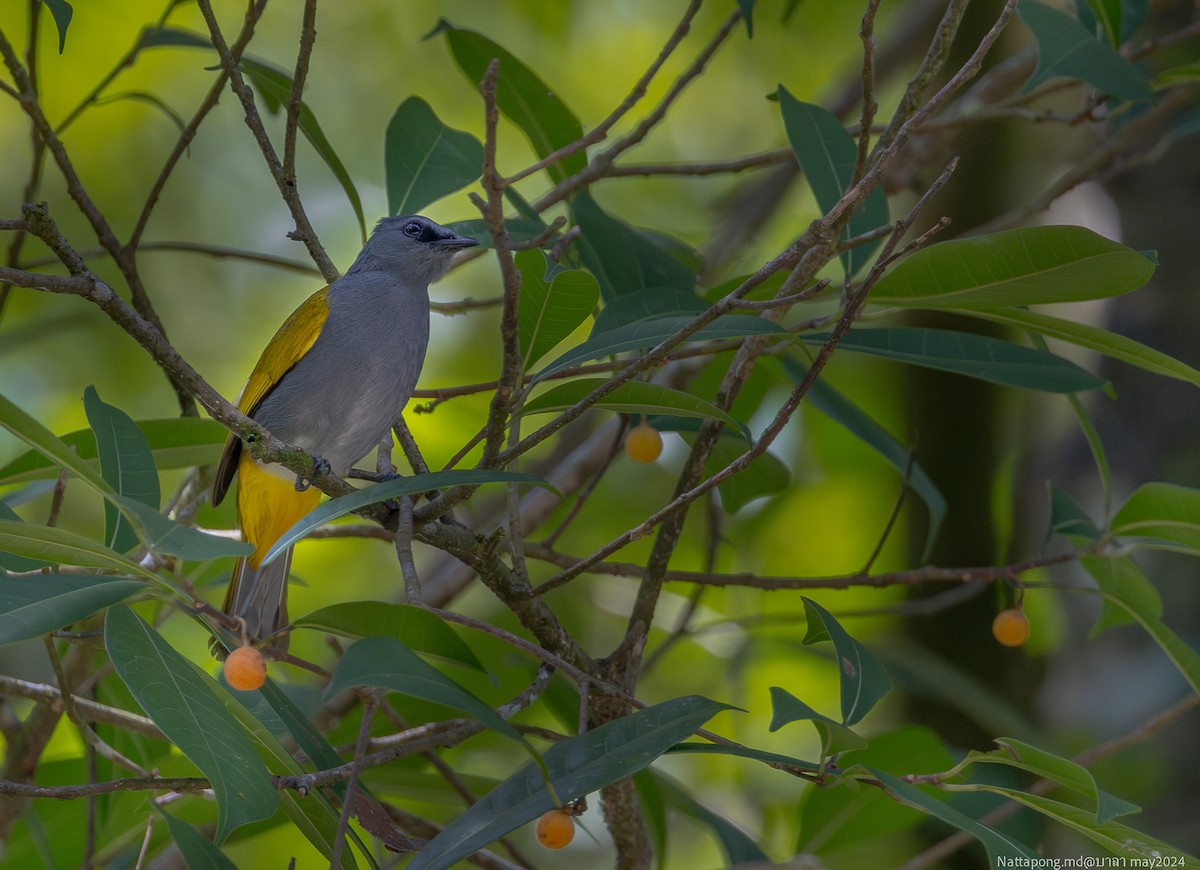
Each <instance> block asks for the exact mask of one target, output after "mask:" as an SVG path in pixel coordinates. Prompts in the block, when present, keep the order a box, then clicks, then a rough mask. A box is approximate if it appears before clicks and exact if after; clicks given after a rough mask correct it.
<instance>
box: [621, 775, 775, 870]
mask: <svg viewBox="0 0 1200 870" xmlns="http://www.w3.org/2000/svg"><path fill="white" fill-rule="evenodd" d="M637 776H638V777H648V778H651V779H653V780H654V784H655V785H656V786H657V788H658V791H659V793H660V794H661V795H662V797H663V800H664V801H665V803H666V805H667V806H668V807H670V808H671V809H673V810H675V811H676V812H678V813H680V814H682V815H685V816H687V817H689V818H691V819H694V820H695V821H697V822H699V823H700V825H701V826H703V827H705V828H708V830H710V831H712V834H713V836H714V837H716V839H717V842H718V843H720V844H721V849H722V850H723V851H724V852H725V862H726V864H725V866H727V867H734V866H737V865H739V864H742V863H749V862H754V861H765V862H767V863H768V864H769V863H770V859H769V858H768V857H767V854H766V853H765V852H763V850H762V847H761V846H759V845H758V843H756V842H754V840H753V839H752V838H751V837H750V836H749V835H748V834H747V833H746V832H745V831H743V830H742V829H741V828H739V827H738V826H737V825H735V824H733V822H731V821H729V819H727V818H725V817H724V816H722V815H720V814H719V813H717V812H714V811H713V810H711V809H709V808H708V807H706V806H705V805H704V804H702V803H700V801H698V800H696V799H695V798H694V797H692V795H691V794H689V793H688V791H687V790H686V789H685V788H684V787H683V785H681V784H680V783H679V782H678V781H677V780H675V779H673V778H672V777H669V776H667V775H666V774H663V773H659V772H657V771H654V770H643V771H641V772H640V773H638V774H637ZM638 785H639V790H640V787H641V783H640V782H639V783H638Z"/></svg>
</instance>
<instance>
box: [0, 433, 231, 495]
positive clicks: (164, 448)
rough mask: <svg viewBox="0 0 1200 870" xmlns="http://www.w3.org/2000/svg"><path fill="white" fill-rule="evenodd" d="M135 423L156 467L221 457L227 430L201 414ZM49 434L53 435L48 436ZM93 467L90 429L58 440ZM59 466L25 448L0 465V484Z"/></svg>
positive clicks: (53, 472)
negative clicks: (23, 451)
mask: <svg viewBox="0 0 1200 870" xmlns="http://www.w3.org/2000/svg"><path fill="white" fill-rule="evenodd" d="M136 425H137V427H138V429H139V430H141V433H142V435H143V436H144V437H145V439H146V443H147V444H149V445H150V453H151V455H152V456H153V457H154V464H155V466H156V467H157V468H158V469H159V470H166V469H168V468H191V467H192V466H194V465H213V464H215V463H216V461H217V459H219V458H220V456H221V447H222V445H224V443H225V438H226V436H228V435H229V430H228V429H226V428H225V427H224V426H222V425H221V424H220V423H218V422H217V421H216V420H209V419H206V418H203V417H168V418H166V419H162V420H138V421H137V422H136ZM51 437H53V436H51ZM58 440H60V441H61V442H62V444H63V445H65V446H66V447H67V448H68V451H69V452H71V453H73V454H74V458H76V459H82V460H83V461H84V463H85V464H87V465H89V466H91V467H92V468H93V469H95V468H98V465H97V461H96V453H97V451H96V436H95V435H94V434H93V432H92V430H91V429H78V430H76V431H74V432H71V433H68V434H66V435H63V436H62V437H61V438H60V439H58ZM58 469H59V466H58V465H57V464H56V463H55V462H53V461H52V460H51V459H49V458H47V456H46V455H45V454H43V453H42V452H40V451H38V450H29V451H27V452H25V453H22V454H21V455H20V456H18V457H17V458H15V459H13V460H12V461H11V462H9V463H8V464H7V465H5V466H3V467H2V468H0V485H3V484H9V483H21V482H23V481H26V480H45V479H50V478H54V477H57V476H58Z"/></svg>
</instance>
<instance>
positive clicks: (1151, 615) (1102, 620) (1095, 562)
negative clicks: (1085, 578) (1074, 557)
mask: <svg viewBox="0 0 1200 870" xmlns="http://www.w3.org/2000/svg"><path fill="white" fill-rule="evenodd" d="M1079 563H1080V565H1082V566H1083V568H1084V570H1085V571H1087V572H1088V574H1090V575H1091V576H1092V579H1093V580H1095V581H1096V585H1097V586H1099V587H1100V589H1101V591H1102V592H1104V593H1105V595H1104V607H1103V609H1102V610H1101V611H1100V617H1099V619H1097V620H1096V624H1095V625H1093V626H1092V630H1091V631H1090V632H1089V633H1088V634H1089V636H1090V637H1098V636H1099V635H1100V634H1101V633H1102V632H1103V631H1105V630H1106V629H1109V628H1111V627H1112V626H1114V625H1125V624H1127V623H1130V622H1134V621H1135V620H1134V617H1133V615H1132V614H1133V613H1140V614H1143V615H1144V616H1145V617H1146V618H1148V619H1153V620H1161V619H1162V598H1161V597H1160V596H1159V594H1158V589H1157V588H1155V586H1154V584H1153V583H1151V582H1150V578H1148V577H1147V576H1146V575H1145V573H1143V572H1142V569H1141V568H1140V567H1138V564H1137V562H1135V561H1133V559H1132V558H1130V557H1129V556H1081V557H1080V559H1079ZM1115 601H1122V602H1124V603H1125V604H1124V606H1122V605H1119V604H1116V603H1115Z"/></svg>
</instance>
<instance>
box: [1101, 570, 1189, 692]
mask: <svg viewBox="0 0 1200 870" xmlns="http://www.w3.org/2000/svg"><path fill="white" fill-rule="evenodd" d="M1120 558H1122V559H1129V557H1128V556H1125V557H1120ZM1104 561H1107V560H1104ZM1080 563H1081V564H1082V565H1083V567H1084V568H1085V569H1086V570H1087V571H1088V573H1090V574H1091V575H1092V577H1093V578H1094V579H1095V580H1096V583H1097V585H1098V586H1099V587H1100V594H1101V595H1103V596H1104V600H1105V602H1106V603H1108V604H1111V605H1112V606H1113V607H1117V608H1120V609H1121V610H1124V611H1125V612H1126V613H1128V614H1129V616H1130V618H1132V619H1133V621H1134V622H1136V623H1137V624H1138V625H1140V626H1141V627H1142V629H1143V630H1144V631H1145V632H1146V633H1147V634H1148V635H1150V637H1151V638H1153V640H1154V642H1155V643H1157V644H1158V645H1159V647H1160V648H1161V649H1162V651H1163V652H1164V653H1166V655H1167V658H1168V659H1170V661H1171V664H1173V665H1174V666H1175V667H1176V669H1178V671H1179V673H1180V674H1181V675H1182V676H1183V678H1184V679H1185V680H1187V682H1188V684H1189V685H1190V686H1191V687H1192V691H1193V692H1197V693H1200V654H1198V653H1197V652H1196V650H1194V649H1192V647H1191V646H1189V645H1188V643H1187V642H1186V641H1184V640H1183V639H1182V638H1181V637H1180V636H1179V635H1178V634H1176V633H1175V632H1174V631H1172V630H1171V629H1170V628H1169V627H1168V626H1167V625H1166V623H1164V622H1163V621H1162V615H1161V611H1162V602H1161V600H1160V599H1159V597H1158V593H1157V590H1154V592H1153V594H1151V593H1150V592H1149V591H1148V590H1147V586H1149V581H1148V580H1147V581H1145V583H1142V582H1139V581H1138V578H1137V575H1136V574H1133V573H1131V569H1130V568H1128V567H1124V568H1123V567H1122V566H1121V565H1120V563H1118V564H1117V566H1116V568H1115V569H1114V570H1112V571H1111V573H1110V572H1109V571H1107V570H1105V569H1104V567H1103V562H1102V561H1099V560H1097V559H1096V558H1095V557H1086V558H1084V559H1081V560H1080ZM1130 563H1131V564H1132V561H1131V562H1130ZM1134 568H1135V569H1136V565H1134ZM1138 573H1139V574H1140V570H1139V571H1138ZM1151 588H1152V587H1151ZM1111 622H1112V620H1110V623H1111Z"/></svg>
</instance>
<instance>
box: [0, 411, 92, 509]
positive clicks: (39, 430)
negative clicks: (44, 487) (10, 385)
mask: <svg viewBox="0 0 1200 870" xmlns="http://www.w3.org/2000/svg"><path fill="white" fill-rule="evenodd" d="M0 426H3V427H4V428H5V429H7V430H8V431H9V432H11V433H12V434H13V435H15V436H17V438H19V439H21V440H22V441H24V442H25V443H26V444H28V445H29V446H30V447H32V448H33V449H34V450H36V451H37V452H38V453H40V454H41V455H42V456H44V457H46V459H48V460H49V461H50V462H52V463H53V464H54V465H55V466H56V467H57V468H63V469H66V470H67V471H69V472H71V473H72V474H74V475H75V476H76V477H78V478H79V479H80V480H82V481H84V482H85V483H87V484H88V485H89V486H91V487H92V488H93V489H95V490H96V491H98V492H101V493H110V492H112V487H110V486H109V485H108V482H107V481H106V480H105V479H104V477H103V475H101V474H100V469H99V468H98V467H97V466H96V465H94V464H90V463H87V462H84V461H83V460H82V459H80V458H79V457H78V456H76V455H75V453H74V452H73V451H72V450H71V448H70V447H69V446H67V445H66V444H64V443H63V442H62V441H61V440H60V439H58V438H57V437H55V435H54V433H53V432H51V431H50V430H49V429H47V428H46V427H45V426H43V425H42V424H41V423H39V422H38V421H37V420H35V419H34V418H33V417H31V416H30V415H29V414H27V413H25V412H24V411H23V410H21V409H20V408H18V407H17V406H16V405H14V404H13V403H12V402H10V401H9V400H8V399H7V398H6V397H5V396H4V395H3V394H0ZM54 474H55V476H57V474H58V472H57V470H56V471H55V472H54Z"/></svg>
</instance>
